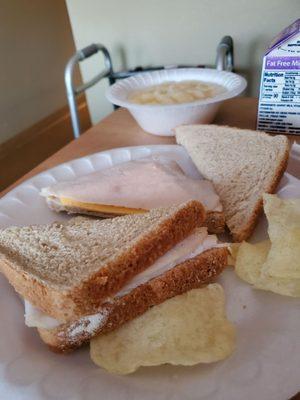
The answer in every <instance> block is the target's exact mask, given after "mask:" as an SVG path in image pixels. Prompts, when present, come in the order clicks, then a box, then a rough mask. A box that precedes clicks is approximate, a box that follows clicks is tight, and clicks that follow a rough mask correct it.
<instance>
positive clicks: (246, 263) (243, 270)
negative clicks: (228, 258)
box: [235, 240, 271, 285]
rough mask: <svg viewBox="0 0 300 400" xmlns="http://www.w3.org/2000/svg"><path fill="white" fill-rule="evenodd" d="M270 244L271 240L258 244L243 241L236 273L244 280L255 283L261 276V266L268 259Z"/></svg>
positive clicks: (237, 257) (237, 258)
mask: <svg viewBox="0 0 300 400" xmlns="http://www.w3.org/2000/svg"><path fill="white" fill-rule="evenodd" d="M270 246H271V243H270V241H269V240H265V241H263V242H260V243H257V244H250V243H247V242H243V243H242V244H241V245H240V247H239V249H238V253H237V255H236V263H235V272H236V274H237V275H238V276H239V277H240V278H241V279H243V280H244V281H246V282H248V283H251V284H252V285H255V284H256V282H257V281H258V280H259V278H260V273H261V267H262V265H263V263H264V262H265V261H266V259H267V256H268V253H269V250H270Z"/></svg>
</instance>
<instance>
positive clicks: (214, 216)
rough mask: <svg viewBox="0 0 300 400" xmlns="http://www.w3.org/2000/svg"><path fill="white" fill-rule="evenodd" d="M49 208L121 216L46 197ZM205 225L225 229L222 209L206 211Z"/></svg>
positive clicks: (87, 213)
mask: <svg viewBox="0 0 300 400" xmlns="http://www.w3.org/2000/svg"><path fill="white" fill-rule="evenodd" d="M46 201H47V204H48V206H49V208H50V209H51V210H53V211H56V212H62V211H64V212H66V213H67V214H70V215H72V214H82V215H92V216H94V217H100V218H114V217H118V216H121V214H120V215H118V214H109V213H103V212H97V211H90V210H86V209H84V208H81V207H74V206H66V205H62V204H60V203H59V202H58V201H57V200H56V199H55V200H54V199H52V198H51V197H49V198H47V199H46ZM203 225H204V226H206V227H207V229H208V233H222V232H224V230H225V215H224V212H223V211H206V220H205V222H204V224H203Z"/></svg>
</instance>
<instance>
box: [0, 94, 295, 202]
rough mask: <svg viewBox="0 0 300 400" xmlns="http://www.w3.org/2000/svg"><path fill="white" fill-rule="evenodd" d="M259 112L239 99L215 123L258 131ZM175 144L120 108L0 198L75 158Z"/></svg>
mask: <svg viewBox="0 0 300 400" xmlns="http://www.w3.org/2000/svg"><path fill="white" fill-rule="evenodd" d="M256 113H257V99H256V98H250V97H237V98H234V99H231V100H227V101H225V102H224V103H223V104H222V105H221V107H220V109H219V112H218V114H217V117H216V119H215V121H214V123H215V124H218V125H229V126H236V127H239V128H249V129H255V125H256ZM289 139H290V140H291V141H297V142H298V143H300V137H299V136H294V135H290V136H289ZM173 143H175V139H174V137H166V136H154V135H150V134H148V133H146V132H145V131H143V130H142V129H141V128H140V127H139V126H138V125H137V123H136V122H135V120H134V119H133V117H132V116H131V115H130V114H129V112H128V111H127V110H125V109H119V110H117V111H115V112H113V113H111V114H110V115H109V116H108V117H106V118H105V119H103V120H102V121H101V122H99V123H98V124H96V125H95V126H93V127H92V128H90V129H89V130H87V131H86V132H85V133H84V134H82V135H81V136H80V138H79V139H77V140H73V141H72V142H70V143H69V144H68V145H66V146H65V147H63V148H62V149H61V150H59V151H58V152H57V153H55V154H53V155H52V156H51V157H49V158H48V159H47V160H45V161H44V162H42V163H41V164H39V165H38V166H37V167H35V168H34V169H33V170H31V171H30V172H28V173H27V174H26V175H24V176H23V177H22V178H20V179H18V180H17V181H16V182H15V183H14V184H13V185H11V186H10V187H8V188H7V189H5V190H4V191H2V192H1V193H0V197H1V196H3V195H4V194H5V193H7V192H8V191H9V190H11V189H12V188H13V187H14V186H16V185H18V184H20V183H21V182H22V181H24V180H26V179H28V178H30V177H31V176H33V175H35V174H37V173H39V172H41V171H44V170H46V169H49V168H52V167H54V166H55V165H57V164H60V163H62V162H65V161H69V160H72V159H73V158H78V157H83V156H85V155H87V154H91V153H96V152H98V151H102V150H108V149H112V148H117V147H126V146H140V145H150V144H173Z"/></svg>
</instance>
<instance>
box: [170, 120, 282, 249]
mask: <svg viewBox="0 0 300 400" xmlns="http://www.w3.org/2000/svg"><path fill="white" fill-rule="evenodd" d="M175 133H176V140H177V143H179V144H181V145H183V146H184V147H185V149H186V150H187V152H188V153H189V155H190V156H191V158H192V160H193V162H194V163H195V165H196V167H197V168H198V170H199V171H200V173H201V174H202V175H203V176H204V177H205V178H206V179H209V180H210V181H212V182H213V184H214V186H215V188H216V191H217V193H218V194H219V196H220V198H221V201H222V204H223V207H224V212H225V219H226V224H227V226H228V228H229V230H230V231H231V234H232V236H233V239H234V241H237V242H240V241H242V240H245V239H247V238H248V237H249V236H250V235H251V233H252V232H253V230H254V227H255V224H256V222H257V218H258V216H259V214H260V212H261V211H262V195H263V194H264V193H273V192H274V191H275V189H276V187H277V185H278V183H279V181H280V179H281V177H282V175H283V173H284V171H285V169H286V166H287V161H288V155H289V143H288V139H287V138H286V137H285V136H283V135H276V136H271V135H268V134H266V133H264V132H258V131H252V130H248V129H238V128H230V127H226V126H214V125H186V126H180V127H178V128H176V130H175Z"/></svg>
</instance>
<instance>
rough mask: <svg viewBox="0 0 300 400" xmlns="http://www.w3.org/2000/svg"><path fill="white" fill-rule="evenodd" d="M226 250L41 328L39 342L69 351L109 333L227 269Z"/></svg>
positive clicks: (189, 262)
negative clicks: (86, 313) (91, 310)
mask: <svg viewBox="0 0 300 400" xmlns="http://www.w3.org/2000/svg"><path fill="white" fill-rule="evenodd" d="M227 256H228V251H227V249H226V248H225V247H219V248H213V249H210V250H206V251H205V252H203V253H201V254H199V255H198V256H196V257H194V258H192V259H190V260H187V261H185V262H183V263H181V264H179V265H177V266H176V267H174V268H173V269H171V270H169V271H168V272H165V273H164V274H162V275H160V276H158V277H156V278H153V279H152V280H150V281H148V282H147V283H145V284H143V285H140V286H138V287H137V288H135V289H133V290H132V291H131V292H129V293H128V294H126V295H125V296H123V297H120V298H114V299H111V300H110V301H109V302H106V303H104V304H103V305H102V308H101V312H99V313H97V314H94V315H90V316H87V317H84V318H81V319H79V320H77V321H74V322H72V323H67V324H63V325H60V326H59V327H57V328H54V329H41V328H39V329H38V331H39V334H40V336H41V338H42V340H43V341H44V342H45V343H46V344H47V345H48V346H49V347H50V348H51V349H52V350H54V351H56V352H69V351H71V350H74V349H76V348H78V347H80V346H81V345H83V344H84V343H86V342H88V341H89V340H90V339H91V338H92V337H94V336H97V335H99V334H100V333H106V332H109V331H112V330H114V329H116V328H118V327H119V326H121V325H122V324H124V323H126V322H128V321H130V320H132V319H133V318H135V317H137V316H139V315H141V314H143V313H144V312H145V311H147V310H148V309H149V308H150V307H152V306H154V305H157V304H160V303H162V302H163V301H165V300H167V299H169V298H171V297H174V296H177V295H179V294H182V293H184V292H187V291H188V290H191V289H194V288H198V287H200V286H202V285H203V284H206V283H208V282H211V281H212V280H213V279H214V278H215V277H216V276H217V275H219V274H220V273H221V272H222V271H223V269H224V268H225V267H226V266H227Z"/></svg>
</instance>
